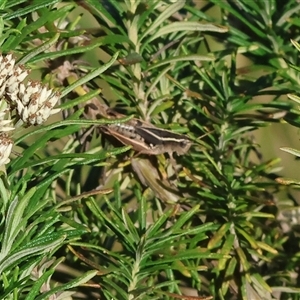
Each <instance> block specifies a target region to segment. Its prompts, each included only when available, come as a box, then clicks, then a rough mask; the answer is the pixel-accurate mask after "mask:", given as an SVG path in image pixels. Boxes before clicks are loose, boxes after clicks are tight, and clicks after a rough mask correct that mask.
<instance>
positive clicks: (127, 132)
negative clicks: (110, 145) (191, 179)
mask: <svg viewBox="0 0 300 300" xmlns="http://www.w3.org/2000/svg"><path fill="white" fill-rule="evenodd" d="M114 114H115V116H118V117H119V116H121V115H120V114H116V113H114ZM122 117H124V116H123V115H122ZM101 130H102V131H103V132H104V133H106V134H109V135H111V136H113V137H115V138H116V139H118V140H119V141H120V142H121V143H122V144H124V145H131V146H132V149H133V150H135V151H137V152H138V154H148V155H159V154H163V153H168V154H169V156H170V158H171V159H172V160H173V153H174V152H175V153H177V155H183V154H185V153H187V151H188V150H189V149H190V147H191V145H192V142H191V140H190V139H189V138H187V137H186V136H185V135H182V134H177V133H174V132H172V131H169V130H165V129H161V128H158V127H156V126H154V125H152V124H150V123H147V122H145V121H142V120H139V119H131V120H129V121H128V122H125V123H114V124H108V125H104V126H101Z"/></svg>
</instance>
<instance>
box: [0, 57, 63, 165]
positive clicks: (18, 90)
mask: <svg viewBox="0 0 300 300" xmlns="http://www.w3.org/2000/svg"><path fill="white" fill-rule="evenodd" d="M15 63H16V61H15V58H14V57H13V55H12V54H8V55H6V56H5V55H0V166H2V165H5V164H7V163H8V162H9V156H10V153H11V150H12V145H13V141H12V140H11V139H10V138H9V136H8V134H7V132H9V131H13V130H15V128H14V124H16V123H17V122H19V121H20V120H21V121H22V122H23V124H25V125H27V126H29V125H39V124H42V123H44V122H45V121H46V120H47V119H48V118H49V116H50V115H52V114H55V113H57V112H58V111H59V109H53V107H54V106H55V105H56V103H57V101H58V100H59V98H60V94H59V93H58V92H54V91H53V90H52V89H49V88H48V87H47V86H45V85H43V84H41V83H40V82H37V81H30V80H29V81H28V82H27V83H23V81H24V80H25V78H26V77H27V76H28V75H29V73H30V71H29V70H27V69H25V66H23V65H16V64H15Z"/></svg>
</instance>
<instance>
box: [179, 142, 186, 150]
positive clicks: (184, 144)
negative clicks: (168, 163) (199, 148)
mask: <svg viewBox="0 0 300 300" xmlns="http://www.w3.org/2000/svg"><path fill="white" fill-rule="evenodd" d="M186 145H187V141H181V142H180V143H179V146H180V147H181V148H184V147H186Z"/></svg>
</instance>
